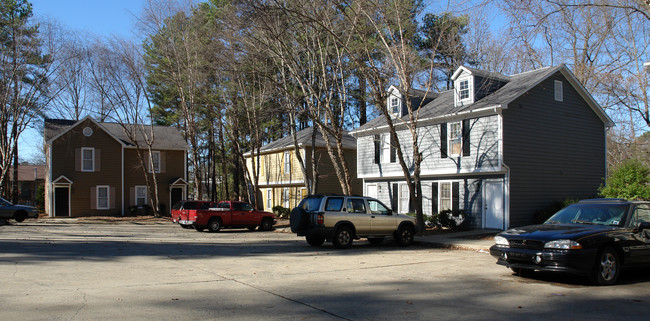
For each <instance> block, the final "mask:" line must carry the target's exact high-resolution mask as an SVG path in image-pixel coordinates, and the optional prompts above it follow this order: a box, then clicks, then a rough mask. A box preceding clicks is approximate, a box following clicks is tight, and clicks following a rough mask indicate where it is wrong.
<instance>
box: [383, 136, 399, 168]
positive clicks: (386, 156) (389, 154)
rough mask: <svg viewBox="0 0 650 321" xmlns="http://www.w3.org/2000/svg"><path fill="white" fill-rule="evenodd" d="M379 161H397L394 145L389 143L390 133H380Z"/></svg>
mask: <svg viewBox="0 0 650 321" xmlns="http://www.w3.org/2000/svg"><path fill="white" fill-rule="evenodd" d="M381 140H382V144H381V145H382V146H381V162H382V163H395V162H396V161H397V157H396V155H397V152H396V149H395V147H393V146H392V145H391V143H390V134H383V135H381Z"/></svg>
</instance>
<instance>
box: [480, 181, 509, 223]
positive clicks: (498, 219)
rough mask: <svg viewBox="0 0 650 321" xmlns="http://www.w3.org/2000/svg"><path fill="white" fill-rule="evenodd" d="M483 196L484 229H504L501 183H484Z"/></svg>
mask: <svg viewBox="0 0 650 321" xmlns="http://www.w3.org/2000/svg"><path fill="white" fill-rule="evenodd" d="M484 186H485V189H484V191H485V192H484V194H483V217H485V228H494V229H499V230H503V229H505V225H504V222H505V207H504V202H503V181H485V185H484Z"/></svg>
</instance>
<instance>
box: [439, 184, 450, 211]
mask: <svg viewBox="0 0 650 321" xmlns="http://www.w3.org/2000/svg"><path fill="white" fill-rule="evenodd" d="M451 197H452V195H451V182H440V184H439V189H438V204H439V205H438V206H439V209H438V213H440V212H442V211H445V210H451V201H452V198H451Z"/></svg>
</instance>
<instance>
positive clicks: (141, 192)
mask: <svg viewBox="0 0 650 321" xmlns="http://www.w3.org/2000/svg"><path fill="white" fill-rule="evenodd" d="M145 204H147V187H146V186H136V187H135V205H137V206H142V205H145Z"/></svg>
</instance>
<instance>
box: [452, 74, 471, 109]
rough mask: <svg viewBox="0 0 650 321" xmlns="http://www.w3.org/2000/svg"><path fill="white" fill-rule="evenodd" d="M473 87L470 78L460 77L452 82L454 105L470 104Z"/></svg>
mask: <svg viewBox="0 0 650 321" xmlns="http://www.w3.org/2000/svg"><path fill="white" fill-rule="evenodd" d="M473 86H474V77H472V76H466V77H462V78H460V79H457V80H456V81H455V82H454V87H455V88H454V89H455V94H454V102H455V103H456V106H460V105H463V104H471V103H473V102H474V91H473V89H472V87H473Z"/></svg>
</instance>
